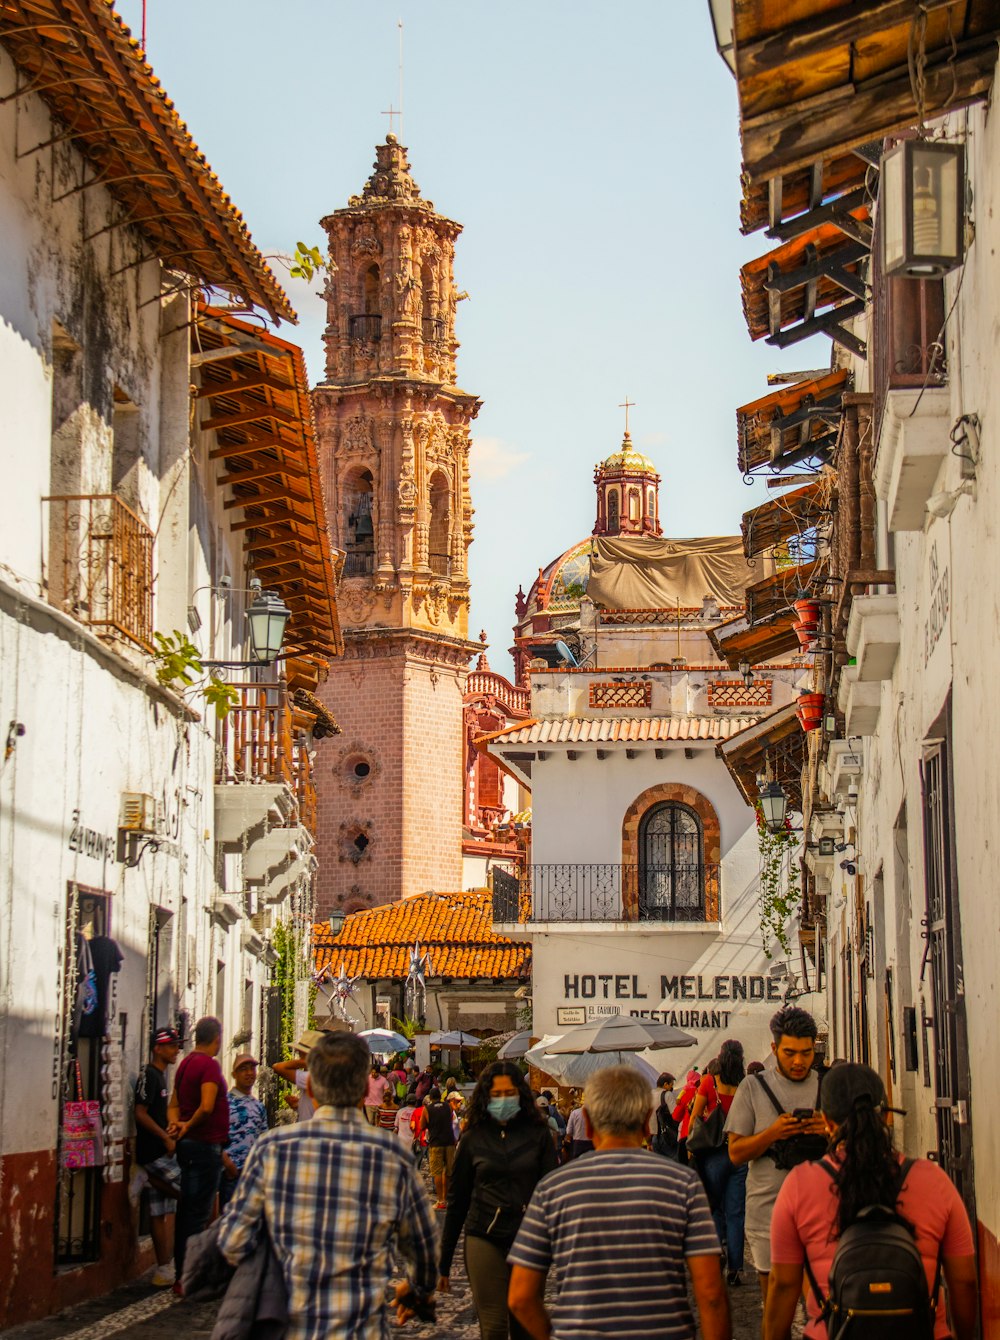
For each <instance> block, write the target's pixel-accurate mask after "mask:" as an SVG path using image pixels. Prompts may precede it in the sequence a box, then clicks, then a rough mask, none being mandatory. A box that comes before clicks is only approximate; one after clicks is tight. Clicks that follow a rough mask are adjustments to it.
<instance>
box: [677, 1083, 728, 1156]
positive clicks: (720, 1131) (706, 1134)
mask: <svg viewBox="0 0 1000 1340" xmlns="http://www.w3.org/2000/svg"><path fill="white" fill-rule="evenodd" d="M725 1142H726V1114H725V1112H723V1110H722V1103H721V1102H720V1101H719V1099H718V1097H717V1098H716V1100H715V1106H714V1107H713V1108H712V1110H711V1112H710V1113H709V1114H708V1116H707V1117H699V1118H698V1120H697V1121H692V1123H691V1129H690V1130H689V1131H688V1138H687V1147H688V1149H689V1150H690V1151H691V1152H692V1153H694V1154H704V1153H707V1152H708V1151H709V1150H710V1149H721V1148H722V1146H723V1145H724V1144H725Z"/></svg>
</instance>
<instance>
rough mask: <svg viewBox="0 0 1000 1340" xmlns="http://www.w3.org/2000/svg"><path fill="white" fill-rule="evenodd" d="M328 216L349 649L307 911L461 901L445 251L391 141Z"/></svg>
mask: <svg viewBox="0 0 1000 1340" xmlns="http://www.w3.org/2000/svg"><path fill="white" fill-rule="evenodd" d="M376 155H377V158H376V162H375V164H374V170H373V172H372V175H371V176H370V178H369V179H368V181H367V183H366V184H365V187H364V189H363V190H362V192H361V194H360V195H358V196H352V197H351V199H350V200H349V202H348V204H347V206H346V208H343V209H338V210H335V211H334V213H332V214H330V215H329V216H328V217H326V218H325V219H323V221H322V224H323V227H324V228H325V230H326V233H327V236H328V239H329V260H330V269H329V278H328V281H327V285H326V291H325V296H326V303H327V326H326V330H325V333H324V343H325V346H326V375H325V378H324V380H323V382H322V383H320V385H318V386H317V387H316V389H315V391H314V393H313V404H314V411H315V417H316V428H317V435H318V442H319V450H320V455H321V459H322V464H323V468H324V475H325V482H326V500H327V513H328V516H329V519H330V529H331V538H332V541H333V544H334V545H335V546H336V547H337V548H338V549H341V550H343V551H344V553H345V561H344V573H343V579H342V582H341V586H340V590H339V594H338V604H339V609H340V614H341V621H342V626H343V629H344V636H345V643H346V650H345V655H344V657H343V659H342V660H339V661H337V662H335V663H334V664H333V666H332V667H331V673H330V679H329V681H328V683H327V685H326V686H325V692H324V698H325V700H326V702H327V703H328V705H329V707H330V708H331V710H332V711H333V713H334V715H335V716H336V718H337V721H338V722H339V724H340V726H341V730H342V732H343V734H342V736H341V740H342V745H341V749H340V751H339V756H338V762H337V764H336V766H335V767H334V769H333V775H332V776H330V777H321V778H320V786H319V791H320V814H319V853H318V854H319V858H320V869H319V872H318V878H317V890H318V892H317V915H319V916H325V915H329V914H330V913H331V912H339V911H353V910H357V909H359V908H362V907H368V906H373V905H375V904H378V903H383V902H388V901H391V900H393V899H395V898H399V897H401V896H405V895H407V894H411V893H418V892H423V891H425V890H426V889H430V888H435V889H442V890H458V889H460V888H461V887H462V881H461V877H462V857H461V842H462V790H461V779H462V764H461V756H462V745H463V739H462V695H463V692H464V688H465V677H466V669H467V666H468V662H469V659H470V657H471V656H472V654H473V652H474V651H478V650H479V649H480V648H479V644H478V643H471V642H469V641H468V638H467V634H468V615H469V574H468V551H469V545H470V543H471V540H472V530H473V524H472V513H473V509H472V500H471V497H470V494H469V425H470V423H471V421H472V419H474V418H475V416H476V414H477V412H478V410H479V407H480V401H479V399H478V398H477V397H476V396H474V395H470V394H469V393H468V392H466V391H463V390H460V389H459V387H458V386H457V385H456V384H455V358H456V353H457V351H458V341H457V340H456V337H455V311H456V307H457V304H458V301H459V298H460V296H464V295H459V294H458V293H457V291H456V287H455V280H454V272H453V265H454V255H455V240H456V238H457V237H458V235H459V233H460V232H461V226H460V225H459V224H457V223H454V222H452V220H450V219H447V218H445V217H444V216H443V215H441V214H438V213H436V212H435V210H434V206H433V205H432V203H431V202H430V201H429V200H425V199H423V198H422V196H421V194H420V190H419V187H418V186H417V184H416V183H415V181H414V180H413V177H412V176H411V174H410V165H409V162H408V160H407V154H406V150H405V149H404V148H403V146H402V145H401V144H399V142H398V141H397V139H396V137H395V136H394V135H392V134H389V135H388V136H387V137H386V141H385V143H384V144H380V145H378V146H377V148H376ZM335 752H336V751H335Z"/></svg>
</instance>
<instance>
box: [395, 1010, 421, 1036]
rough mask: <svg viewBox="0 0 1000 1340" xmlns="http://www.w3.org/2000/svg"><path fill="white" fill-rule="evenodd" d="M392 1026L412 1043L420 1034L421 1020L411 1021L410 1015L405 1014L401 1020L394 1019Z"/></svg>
mask: <svg viewBox="0 0 1000 1340" xmlns="http://www.w3.org/2000/svg"><path fill="white" fill-rule="evenodd" d="M390 1017H391V1016H390ZM392 1026H393V1028H394V1029H395V1030H396V1032H397V1033H398V1034H399V1035H400V1036H401V1037H404V1038H406V1040H407V1041H408V1042H412V1041H413V1039H414V1038H415V1037H416V1036H417V1034H418V1033H419V1032H420V1020H419V1019H411V1018H410V1016H409V1015H408V1014H404V1015H403V1017H402V1018H401V1019H396V1018H392Z"/></svg>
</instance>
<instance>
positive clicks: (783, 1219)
mask: <svg viewBox="0 0 1000 1340" xmlns="http://www.w3.org/2000/svg"><path fill="white" fill-rule="evenodd" d="M820 1106H821V1108H822V1111H823V1116H824V1117H825V1119H826V1125H827V1129H828V1131H829V1132H830V1144H831V1153H830V1154H829V1155H828V1156H827V1158H826V1159H825V1160H824V1161H823V1162H827V1163H830V1164H831V1165H832V1166H833V1167H835V1168H836V1170H837V1171H836V1178H835V1179H832V1178H831V1177H830V1174H829V1173H828V1172H827V1171H826V1170H825V1169H824V1168H823V1166H822V1165H821V1164H820V1163H802V1164H800V1165H799V1166H798V1167H797V1168H793V1169H792V1171H791V1172H790V1173H789V1174H788V1176H787V1177H786V1178H785V1181H784V1184H783V1185H782V1187H781V1190H780V1191H779V1192H778V1199H777V1202H776V1203H775V1207H774V1214H773V1216H772V1219H771V1280H770V1287H769V1289H768V1293H767V1311H766V1314H765V1318H764V1335H765V1340H789V1337H790V1336H791V1334H792V1319H793V1317H794V1316H795V1307H796V1304H797V1302H798V1299H799V1295H800V1294H801V1292H802V1280H803V1272H804V1267H805V1262H806V1260H808V1262H809V1266H810V1269H811V1270H812V1272H813V1274H814V1276H815V1278H816V1283H817V1285H818V1286H819V1288H820V1290H821V1292H822V1293H823V1295H824V1297H825V1296H826V1293H827V1287H828V1281H829V1275H830V1267H831V1266H832V1264H833V1258H834V1253H835V1252H836V1250H837V1242H838V1240H839V1237H840V1235H841V1233H843V1232H845V1230H846V1229H847V1228H849V1227H850V1226H851V1224H853V1223H854V1222H855V1220H856V1219H857V1218H858V1215H859V1213H860V1211H861V1210H863V1209H864V1208H865V1207H866V1206H868V1205H872V1204H878V1205H890V1206H891V1205H895V1207H896V1210H897V1212H898V1213H899V1215H900V1217H901V1218H903V1219H904V1220H905V1221H906V1222H907V1224H908V1225H909V1226H910V1227H911V1228H912V1230H913V1234H914V1238H915V1240H916V1245H917V1249H918V1250H919V1252H920V1255H921V1257H922V1258H923V1262H924V1268H925V1270H926V1272H927V1288H928V1292H930V1291H932V1290H933V1287H934V1280H935V1277H936V1275H937V1266H938V1258H939V1256H940V1258H941V1261H942V1265H943V1273H944V1279H945V1283H946V1284H947V1286H948V1303H949V1307H948V1308H946V1306H945V1298H944V1293H943V1290H942V1291H941V1293H940V1295H939V1298H938V1308H937V1318H936V1324H935V1327H934V1335H935V1338H936V1340H945V1338H946V1337H952V1336H953V1337H955V1340H972V1337H973V1336H974V1334H975V1330H976V1316H977V1313H978V1300H977V1295H976V1263H975V1256H974V1247H973V1242H972V1230H971V1228H970V1227H969V1216H968V1214H967V1213H966V1210H965V1205H964V1204H963V1202H962V1199H961V1197H960V1196H959V1194H958V1191H957V1190H956V1188H955V1185H954V1183H953V1182H952V1181H951V1180H950V1179H949V1178H948V1176H947V1175H946V1174H945V1173H944V1172H943V1171H942V1170H941V1169H940V1168H939V1167H938V1166H937V1164H935V1163H931V1162H929V1161H928V1160H927V1159H915V1160H914V1162H913V1165H912V1167H911V1168H910V1170H909V1172H908V1174H907V1175H906V1180H905V1182H904V1183H903V1185H902V1186H900V1173H901V1167H900V1165H901V1163H902V1156H901V1155H899V1154H897V1153H896V1151H895V1149H894V1148H893V1142H892V1129H891V1127H889V1126H888V1125H887V1124H886V1120H885V1114H886V1111H887V1108H886V1096H885V1088H884V1087H883V1084H882V1080H881V1079H880V1078H879V1076H878V1074H876V1072H875V1071H874V1070H872V1069H871V1068H870V1067H869V1066H866V1065H850V1064H847V1065H839V1066H835V1067H834V1068H833V1069H832V1070H830V1071H829V1072H828V1073H827V1074H826V1076H824V1079H823V1086H822V1091H821V1097H820ZM806 1309H807V1312H808V1314H809V1320H808V1324H807V1325H806V1328H805V1335H806V1337H808V1340H826V1336H827V1329H826V1325H825V1323H824V1322H823V1321H821V1320H820V1317H819V1304H818V1303H817V1300H816V1297H815V1295H814V1292H813V1290H812V1288H810V1289H809V1290H808V1294H807V1298H806ZM949 1310H950V1312H951V1324H950V1325H949V1321H948V1311H949Z"/></svg>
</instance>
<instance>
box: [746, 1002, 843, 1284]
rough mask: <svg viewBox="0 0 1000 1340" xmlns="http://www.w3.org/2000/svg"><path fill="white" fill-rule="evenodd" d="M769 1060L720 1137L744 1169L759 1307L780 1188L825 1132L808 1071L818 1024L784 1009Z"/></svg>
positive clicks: (775, 1023) (822, 1145)
mask: <svg viewBox="0 0 1000 1340" xmlns="http://www.w3.org/2000/svg"><path fill="white" fill-rule="evenodd" d="M770 1028H771V1037H772V1039H773V1041H772V1043H771V1056H770V1057H768V1060H767V1063H766V1065H765V1068H764V1070H763V1071H762V1072H760V1073H759V1074H756V1075H747V1077H746V1079H745V1080H743V1082H742V1083H741V1084H740V1087H739V1088H738V1089H737V1090H736V1096H735V1098H734V1099H733V1103H732V1107H731V1108H730V1109H729V1116H728V1118H727V1119H726V1133H727V1134H728V1136H729V1157H730V1158H731V1159H732V1161H733V1162H734V1163H736V1164H741V1163H749V1165H750V1172H749V1175H748V1177H747V1198H746V1234H747V1241H748V1242H749V1244H750V1251H751V1254H752V1256H753V1263H754V1266H755V1267H756V1270H757V1276H758V1278H759V1280H760V1289H761V1294H762V1297H763V1301H764V1303H765V1305H766V1303H767V1284H768V1276H769V1274H770V1270H771V1214H772V1212H773V1210H774V1202H775V1201H776V1200H777V1198H778V1192H779V1191H780V1190H781V1184H782V1182H784V1180H785V1178H786V1177H787V1176H788V1174H789V1172H790V1171H791V1169H792V1168H794V1167H796V1166H797V1164H799V1163H804V1162H806V1161H808V1160H810V1159H817V1158H821V1157H822V1155H823V1153H824V1152H825V1150H826V1126H825V1123H824V1121H823V1117H822V1115H821V1114H820V1113H819V1112H818V1111H817V1110H816V1109H817V1108H818V1106H819V1102H818V1099H819V1086H820V1077H819V1075H818V1074H817V1073H816V1071H815V1070H813V1068H812V1066H813V1061H814V1060H815V1057H816V1021H815V1020H814V1019H813V1017H812V1015H811V1014H808V1013H807V1012H806V1011H805V1010H800V1009H799V1008H798V1007H797V1006H795V1005H786V1006H785V1007H784V1008H783V1009H781V1010H779V1011H778V1013H777V1014H776V1015H775V1016H774V1017H773V1019H772V1020H771V1024H770Z"/></svg>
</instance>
